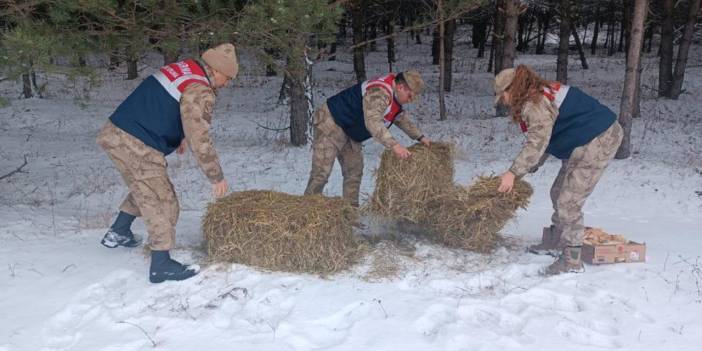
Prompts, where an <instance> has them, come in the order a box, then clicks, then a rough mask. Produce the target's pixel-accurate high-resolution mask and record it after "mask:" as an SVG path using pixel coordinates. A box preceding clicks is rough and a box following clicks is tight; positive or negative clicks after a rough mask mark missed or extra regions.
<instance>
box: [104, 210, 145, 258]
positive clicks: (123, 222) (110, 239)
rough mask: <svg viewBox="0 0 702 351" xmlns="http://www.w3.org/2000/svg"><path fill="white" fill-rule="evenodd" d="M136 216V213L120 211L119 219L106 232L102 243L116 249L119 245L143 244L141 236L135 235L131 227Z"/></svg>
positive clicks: (134, 245) (132, 245)
mask: <svg viewBox="0 0 702 351" xmlns="http://www.w3.org/2000/svg"><path fill="white" fill-rule="evenodd" d="M135 218H136V217H135V216H134V215H131V214H129V213H126V212H123V211H120V212H119V214H118V215H117V219H115V223H113V224H112V227H110V230H108V231H107V233H105V236H104V237H103V238H102V241H101V242H100V243H101V244H103V245H105V246H106V247H109V248H110V249H114V248H115V247H117V246H125V247H136V246H139V244H141V238H140V237H139V236H136V235H134V233H132V230H131V229H130V228H131V226H132V222H134V219H135Z"/></svg>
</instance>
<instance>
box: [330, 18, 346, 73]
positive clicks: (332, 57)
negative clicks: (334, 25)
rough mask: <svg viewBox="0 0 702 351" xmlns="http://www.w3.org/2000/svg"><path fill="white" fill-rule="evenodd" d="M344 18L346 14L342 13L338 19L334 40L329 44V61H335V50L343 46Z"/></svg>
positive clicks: (344, 35)
mask: <svg viewBox="0 0 702 351" xmlns="http://www.w3.org/2000/svg"><path fill="white" fill-rule="evenodd" d="M346 18H347V14H346V12H344V14H343V15H341V18H340V19H339V23H338V31H337V32H336V40H334V42H333V43H332V44H331V48H330V49H329V61H336V49H337V47H338V46H339V45H343V43H344V38H345V37H346Z"/></svg>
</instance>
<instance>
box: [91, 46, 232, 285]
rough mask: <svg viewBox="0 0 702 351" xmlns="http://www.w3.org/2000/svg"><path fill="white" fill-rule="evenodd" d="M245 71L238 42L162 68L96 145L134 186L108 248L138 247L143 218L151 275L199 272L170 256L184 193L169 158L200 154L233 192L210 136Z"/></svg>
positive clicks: (220, 191)
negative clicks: (136, 226)
mask: <svg viewBox="0 0 702 351" xmlns="http://www.w3.org/2000/svg"><path fill="white" fill-rule="evenodd" d="M238 71H239V65H238V63H237V58H236V51H235V48H234V45H232V44H222V45H219V46H217V47H215V48H212V49H209V50H207V51H205V53H203V54H202V58H201V60H194V59H187V60H184V61H180V62H177V63H173V64H170V65H167V66H164V67H162V68H161V69H160V70H159V71H157V72H156V73H154V74H153V75H151V76H149V77H148V78H146V79H145V80H144V81H143V82H142V83H141V84H140V85H139V86H138V87H137V88H136V89H135V90H134V91H133V92H132V93H131V94H130V95H129V97H127V99H126V100H125V101H124V102H122V104H120V105H119V106H118V107H117V109H116V110H115V112H114V113H113V114H112V116H110V119H109V121H108V122H107V123H106V124H105V126H104V127H103V128H102V130H101V131H100V134H99V135H98V138H97V143H98V144H99V145H100V146H101V147H102V148H103V150H105V152H106V153H107V155H108V156H109V157H110V159H111V160H112V162H114V164H115V166H116V167H117V169H118V170H119V172H120V173H121V175H122V178H123V179H124V182H125V183H126V184H127V187H128V188H129V194H127V197H126V199H124V201H123V202H122V205H121V206H120V212H119V215H118V216H117V219H116V220H115V222H114V224H113V225H112V227H111V228H110V229H109V230H108V232H107V233H106V234H105V236H104V238H103V239H102V244H103V245H105V246H106V247H109V248H115V247H118V246H125V247H135V246H138V245H139V243H140V239H139V238H138V237H137V236H135V235H134V234H133V233H132V231H131V229H130V227H131V224H132V222H133V221H134V219H135V218H136V217H139V216H143V218H144V221H145V222H146V227H147V231H148V233H149V238H148V245H149V247H150V248H151V266H150V269H149V280H150V281H151V282H152V283H160V282H163V281H165V280H183V279H187V278H190V277H192V276H194V275H195V274H197V273H198V271H199V267H197V265H183V264H181V263H179V262H177V261H175V260H173V259H171V257H170V254H169V250H171V249H172V248H173V247H174V245H175V226H176V222H177V221H178V212H179V211H180V209H179V206H178V199H177V197H176V194H175V191H174V189H173V184H172V183H171V181H170V180H169V179H168V173H167V171H166V166H167V164H166V158H165V156H166V155H168V154H170V153H172V152H173V151H177V152H178V153H181V154H182V153H183V152H185V147H186V145H187V146H189V147H190V150H191V151H192V152H193V154H194V155H195V157H196V159H197V161H198V164H199V166H200V168H201V170H202V172H203V173H204V174H205V176H207V178H208V179H209V181H210V182H211V183H212V193H213V195H214V196H215V197H216V198H218V197H221V196H223V195H224V194H226V192H227V190H228V185H227V181H226V180H225V179H224V175H223V173H222V168H221V167H220V165H219V158H218V157H217V153H216V151H215V149H214V146H213V144H212V140H211V139H210V135H209V127H210V123H211V120H212V109H213V107H214V103H215V92H216V91H217V89H219V88H222V87H225V86H227V85H228V84H229V82H230V81H231V80H232V79H234V78H235V77H236V75H237V73H238Z"/></svg>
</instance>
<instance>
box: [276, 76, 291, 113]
mask: <svg viewBox="0 0 702 351" xmlns="http://www.w3.org/2000/svg"><path fill="white" fill-rule="evenodd" d="M289 81H290V78H288V75H287V74H283V83H281V84H280V90H279V91H278V105H282V104H284V103H285V99H287V98H288V95H290V94H289V92H288V91H289V90H290V87H289V85H290V84H289V83H288V82H289Z"/></svg>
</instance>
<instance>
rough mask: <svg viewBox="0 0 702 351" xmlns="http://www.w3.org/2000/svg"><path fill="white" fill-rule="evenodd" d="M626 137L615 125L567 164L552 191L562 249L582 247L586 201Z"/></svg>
mask: <svg viewBox="0 0 702 351" xmlns="http://www.w3.org/2000/svg"><path fill="white" fill-rule="evenodd" d="M623 135H624V134H623V131H622V127H621V126H620V125H619V123H618V122H616V121H615V122H614V124H613V125H612V126H611V127H609V129H607V130H606V131H604V132H602V134H600V135H599V136H597V137H596V138H595V139H593V140H592V141H590V142H589V143H587V144H585V145H583V146H580V147H577V148H575V150H573V153H572V154H571V155H570V158H569V159H567V160H563V164H562V165H561V170H560V172H558V176H557V177H556V180H555V181H554V182H553V186H552V187H551V202H552V203H553V210H554V213H553V216H552V217H551V221H552V222H553V225H554V229H555V230H556V231H557V232H559V233H560V234H561V242H560V245H567V246H580V245H582V243H583V235H584V231H585V227H584V225H583V206H584V205H585V200H587V197H588V196H590V194H591V193H592V191H593V190H594V189H595V185H597V182H598V181H599V180H600V178H601V177H602V174H603V173H604V170H605V169H606V168H607V165H609V162H610V161H611V160H612V159H613V158H614V154H615V153H616V152H617V149H618V148H619V145H620V144H621V142H622V137H623Z"/></svg>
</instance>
